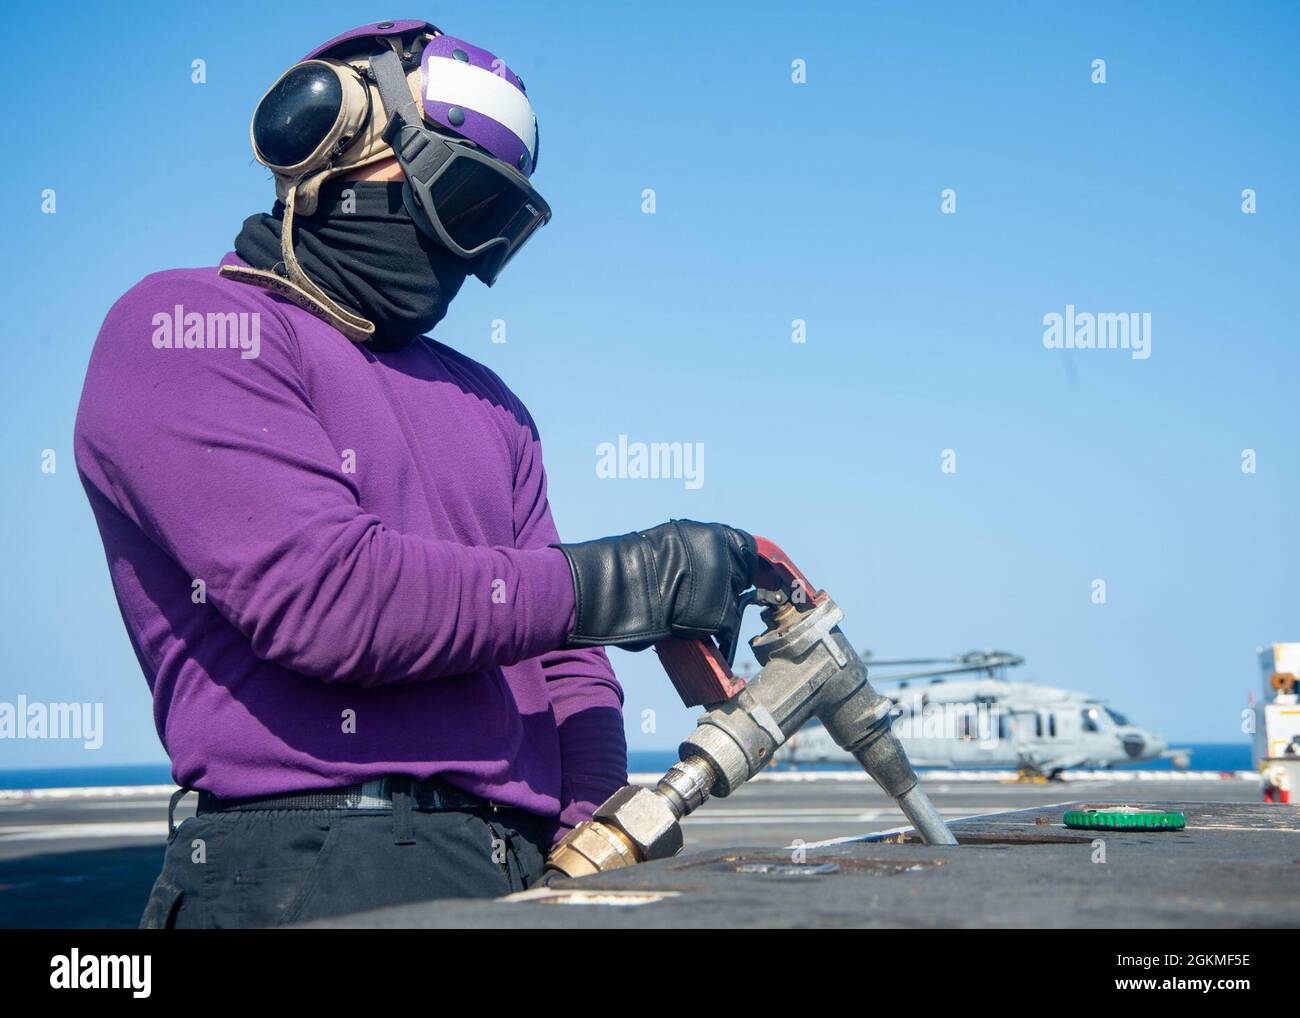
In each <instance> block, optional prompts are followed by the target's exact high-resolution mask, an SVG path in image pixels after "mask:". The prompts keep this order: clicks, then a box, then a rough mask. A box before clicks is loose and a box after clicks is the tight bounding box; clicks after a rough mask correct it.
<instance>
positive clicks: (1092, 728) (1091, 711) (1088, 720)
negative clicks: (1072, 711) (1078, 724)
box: [1083, 707, 1101, 732]
mask: <svg viewBox="0 0 1300 1018" xmlns="http://www.w3.org/2000/svg"><path fill="white" fill-rule="evenodd" d="M1083 730H1084V731H1085V732H1100V731H1101V711H1099V710H1098V709H1097V708H1096V707H1088V708H1086V709H1085V710H1084V712H1083Z"/></svg>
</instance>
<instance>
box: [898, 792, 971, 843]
mask: <svg viewBox="0 0 1300 1018" xmlns="http://www.w3.org/2000/svg"><path fill="white" fill-rule="evenodd" d="M895 801H896V802H897V803H898V808H899V809H901V810H902V811H903V815H904V816H906V817H907V819H908V820H910V821H912V826H913V827H915V828H916V831H917V833H918V834H920V835H921V837H922V838H924V839H925V843H926V844H927V845H955V844H957V839H956V837H954V836H953V833H952V831H950V830H948V825H947V824H945V823H944V822H943V817H941V816H940V815H939V811H938V810H937V809H935V808H934V803H932V802H931V801H930V797H929V796H928V795H926V794H925V793H924V792H922V791H921V786H920V785H913V786H912V788H911V790H910V791H907V792H904V793H903V794H902V795H900V796H899V797H898V799H897V800H895Z"/></svg>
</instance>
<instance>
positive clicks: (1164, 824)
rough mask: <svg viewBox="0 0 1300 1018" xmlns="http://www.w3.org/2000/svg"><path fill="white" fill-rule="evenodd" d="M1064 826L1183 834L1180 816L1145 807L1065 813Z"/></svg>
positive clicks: (1184, 823)
mask: <svg viewBox="0 0 1300 1018" xmlns="http://www.w3.org/2000/svg"><path fill="white" fill-rule="evenodd" d="M1065 826H1066V827H1073V828H1076V829H1078V830H1085V831H1181V830H1182V829H1183V828H1184V827H1186V826H1187V818H1186V817H1185V816H1183V814H1181V813H1167V812H1165V811H1164V810H1158V809H1146V808H1144V807H1142V806H1084V807H1082V808H1081V809H1071V810H1066V811H1065Z"/></svg>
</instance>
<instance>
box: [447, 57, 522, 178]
mask: <svg viewBox="0 0 1300 1018" xmlns="http://www.w3.org/2000/svg"><path fill="white" fill-rule="evenodd" d="M425 79H426V80H425V83H424V97H425V98H426V99H428V100H429V101H430V102H442V103H450V104H451V105H452V106H461V107H463V108H464V109H467V110H474V111H475V112H477V113H482V114H483V115H484V116H488V117H491V118H492V119H493V120H495V121H496V122H497V123H499V124H501V125H502V126H503V127H505V128H506V129H507V130H509V131H510V132H511V133H512V134H513V135H515V137H517V138H518V139H519V140H520V141H522V142H523V143H524V146H525V147H526V148H527V149H528V156H529V158H532V157H533V156H535V155H537V151H536V150H537V118H536V116H535V115H534V114H533V106H532V103H530V102H529V101H528V97H527V96H525V95H524V94H523V92H521V91H519V89H517V88H515V86H514V85H512V84H510V82H509V81H507V80H506V79H505V78H504V77H503V76H502V75H499V74H493V73H492V72H491V71H489V70H486V69H485V68H482V67H475V66H474V65H473V64H468V63H465V62H464V61H462V60H455V59H450V58H447V57H435V58H433V59H431V60H429V61H428V63H426V64H425Z"/></svg>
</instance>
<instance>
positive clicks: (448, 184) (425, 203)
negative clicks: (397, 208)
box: [384, 116, 551, 286]
mask: <svg viewBox="0 0 1300 1018" xmlns="http://www.w3.org/2000/svg"><path fill="white" fill-rule="evenodd" d="M384 140H385V141H387V142H388V143H389V144H390V145H392V147H393V151H394V152H396V153H397V161H398V162H399V163H400V164H401V167H402V170H403V175H404V177H405V180H404V182H403V184H402V197H403V198H404V199H405V201H406V206H407V210H408V211H409V212H410V213H411V218H412V219H414V220H415V222H416V224H417V225H418V226H420V227H421V228H422V229H423V230H424V231H425V232H426V233H428V234H430V235H432V236H433V237H435V238H436V239H437V240H439V241H440V242H441V243H442V244H443V245H445V246H446V247H447V248H448V250H450V251H451V252H452V253H453V254H455V255H457V256H459V257H461V258H464V259H466V260H471V261H473V262H474V268H473V269H472V271H473V274H474V275H475V276H477V277H478V278H479V279H481V280H482V281H483V282H484V283H486V284H487V285H488V286H491V285H492V284H493V283H495V282H496V280H497V277H498V276H499V275H500V274H501V271H502V270H503V269H504V268H505V267H506V265H507V264H508V263H509V261H510V259H511V258H513V257H514V256H515V254H516V253H517V252H518V251H519V249H520V248H521V247H523V246H524V244H525V243H527V241H528V238H529V237H531V236H532V235H533V234H534V233H535V232H536V231H537V228H538V227H539V226H542V225H544V224H545V223H546V222H547V221H548V220H550V218H551V207H550V206H549V205H548V204H547V203H546V200H545V199H544V198H543V197H542V196H541V195H540V194H538V193H537V191H536V190H534V189H533V186H532V185H531V184H530V183H529V182H528V180H527V178H526V177H524V176H523V174H521V173H519V172H517V171H516V170H515V169H514V168H513V167H510V166H507V165H506V164H505V163H503V162H502V161H501V160H499V159H496V158H494V157H493V156H490V155H488V154H486V153H484V152H481V151H480V150H479V149H477V148H475V147H474V146H473V144H472V143H470V142H466V141H458V140H454V139H451V138H448V137H447V136H446V135H443V134H439V133H438V132H436V131H432V130H429V129H428V128H427V127H424V126H422V125H415V124H411V123H409V122H408V121H406V120H404V119H403V118H402V117H400V116H399V117H394V118H393V119H392V120H391V121H390V122H389V124H388V127H387V129H386V130H385V131H384Z"/></svg>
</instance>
